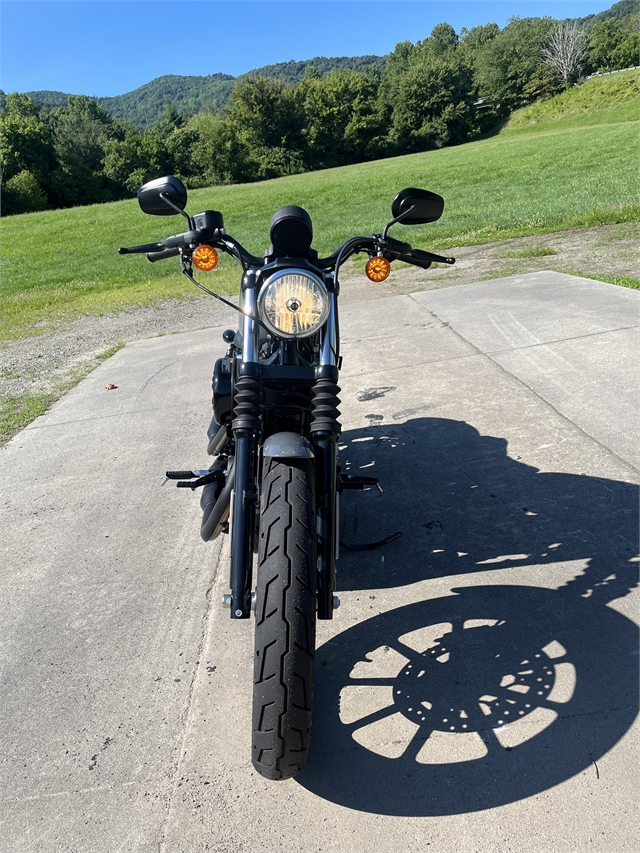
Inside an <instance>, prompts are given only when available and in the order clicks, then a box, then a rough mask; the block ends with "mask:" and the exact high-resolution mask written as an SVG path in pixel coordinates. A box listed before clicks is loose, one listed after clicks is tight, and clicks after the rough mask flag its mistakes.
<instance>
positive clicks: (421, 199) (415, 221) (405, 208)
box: [391, 188, 444, 225]
mask: <svg viewBox="0 0 640 853" xmlns="http://www.w3.org/2000/svg"><path fill="white" fill-rule="evenodd" d="M412 207H413V210H411V208H412ZM410 210H411V213H409V211H410ZM443 210H444V199H443V198H442V196H440V195H437V194H436V193H430V192H429V190H419V189H413V188H407V189H405V190H400V192H399V193H398V195H397V196H396V197H395V198H394V200H393V204H392V205H391V215H392V216H393V218H394V219H398V218H400V217H402V218H401V219H400V222H401V223H402V225H423V224H424V223H425V222H435V221H436V219H440V217H441V216H442V211H443ZM403 214H406V215H403Z"/></svg>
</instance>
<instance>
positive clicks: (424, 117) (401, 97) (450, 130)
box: [391, 53, 474, 152]
mask: <svg viewBox="0 0 640 853" xmlns="http://www.w3.org/2000/svg"><path fill="white" fill-rule="evenodd" d="M473 100H474V94H473V85H472V71H471V68H470V67H469V66H468V65H467V64H466V63H465V62H464V60H463V59H462V58H461V57H458V56H457V55H456V54H454V53H450V54H449V55H445V56H439V57H438V56H425V57H423V58H421V59H420V60H419V61H417V62H412V64H411V65H410V67H409V70H408V71H407V72H406V73H405V74H403V75H402V76H401V77H400V78H399V80H398V83H397V88H396V97H395V105H394V110H393V125H392V134H391V136H392V141H393V142H394V144H395V146H396V150H397V151H398V152H399V151H422V150H426V149H428V148H436V147H440V146H442V145H448V144H451V143H455V142H461V141H462V140H464V139H465V138H467V136H468V135H469V133H470V132H471V130H472V127H473Z"/></svg>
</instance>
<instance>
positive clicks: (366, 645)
mask: <svg viewBox="0 0 640 853" xmlns="http://www.w3.org/2000/svg"><path fill="white" fill-rule="evenodd" d="M454 592H455V593H456V594H454V595H451V596H447V597H444V598H439V599H433V600H429V601H421V602H418V603H416V604H413V605H409V606H407V607H402V608H399V609H397V610H392V611H389V612H387V613H384V614H382V615H380V616H377V617H374V618H372V619H369V620H367V621H365V622H363V623H361V624H359V625H357V626H355V627H354V628H351V629H349V630H347V631H345V632H343V633H342V634H340V635H338V636H337V637H335V638H334V639H332V640H331V641H329V642H328V643H326V644H325V645H323V646H321V647H320V648H319V649H318V650H317V653H316V659H317V661H318V662H319V663H320V664H323V663H326V666H323V665H320V666H318V667H317V671H316V699H315V710H314V715H315V721H314V730H313V737H312V746H311V752H310V757H309V762H308V764H307V768H306V769H305V770H304V771H303V772H302V773H301V774H299V775H298V776H297V777H296V779H297V781H298V782H299V783H300V784H302V785H303V786H305V787H306V788H308V789H309V790H311V791H313V792H314V793H316V794H318V795H319V796H322V797H324V798H326V799H328V800H332V801H334V802H336V803H339V804H341V805H345V806H348V807H349V808H355V809H360V810H363V811H372V812H377V813H382V814H396V815H444V814H456V813H464V812H468V811H477V810H482V809H487V808H492V807H494V806H498V805H503V804H505V803H510V802H513V801H516V800H519V799H522V798H524V797H528V796H531V795H532V794H535V793H537V792H539V791H542V790H545V789H547V788H550V787H552V786H553V785H557V784H559V783H560V782H563V781H565V780H566V779H569V778H570V777H571V776H574V775H575V774H577V773H580V772H582V771H585V770H587V771H588V772H595V769H594V768H593V765H592V759H595V760H597V759H598V757H600V756H602V755H603V754H604V753H605V752H607V751H608V750H609V749H611V748H612V747H613V746H614V745H615V744H616V742H617V741H618V740H619V739H620V738H621V737H622V735H623V734H624V733H625V732H626V731H627V729H628V728H629V726H630V725H631V723H632V722H633V720H634V718H635V716H636V713H637V705H638V672H637V648H638V630H637V627H636V626H635V625H634V624H633V623H632V622H631V621H629V620H628V619H626V618H625V617H624V616H621V615H620V614H619V613H617V612H615V611H614V610H612V609H610V608H608V607H604V606H594V605H593V604H590V603H589V600H588V599H583V598H577V600H576V599H575V598H574V597H572V595H571V594H570V593H569V591H567V590H566V589H563V590H559V591H556V590H548V589H540V588H534V587H520V586H487V587H466V588H461V589H459V590H455V591H454ZM634 653H635V654H634Z"/></svg>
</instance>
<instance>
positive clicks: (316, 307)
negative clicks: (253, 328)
mask: <svg viewBox="0 0 640 853" xmlns="http://www.w3.org/2000/svg"><path fill="white" fill-rule="evenodd" d="M258 312H259V314H260V319H261V320H262V322H263V323H264V324H265V326H266V327H267V328H268V329H269V331H270V332H272V333H273V334H274V335H275V336H276V337H278V338H290V339H296V338H308V337H309V336H310V335H313V334H315V333H316V332H317V331H319V330H320V329H321V328H322V326H323V325H324V324H325V323H326V321H327V317H328V316H329V294H328V292H327V288H326V286H325V284H324V282H323V281H322V279H321V278H320V277H319V276H317V275H315V273H312V272H309V271H308V270H300V269H284V270H279V271H278V272H276V273H274V274H273V275H271V276H269V278H268V279H267V280H266V281H265V283H264V284H263V285H262V287H261V288H260V293H259V294H258Z"/></svg>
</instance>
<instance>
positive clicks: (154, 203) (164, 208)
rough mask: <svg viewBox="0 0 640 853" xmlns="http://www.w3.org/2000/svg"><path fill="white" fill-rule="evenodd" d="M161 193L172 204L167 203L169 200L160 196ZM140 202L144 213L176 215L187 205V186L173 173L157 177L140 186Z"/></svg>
mask: <svg viewBox="0 0 640 853" xmlns="http://www.w3.org/2000/svg"><path fill="white" fill-rule="evenodd" d="M161 195H163V196H165V197H166V199H167V200H168V201H170V202H171V204H167V201H165V200H164V199H163V198H160V196H161ZM138 204H139V205H140V207H141V208H142V210H143V212H144V213H150V214H151V215H152V216H175V215H176V213H180V212H181V211H183V210H184V209H185V207H186V205H187V188H186V187H185V185H184V184H183V183H182V181H180V180H178V178H174V176H173V175H167V177H166V178H156V179H155V180H154V181H149V182H148V183H146V184H145V185H144V186H143V187H140V189H139V190H138ZM176 207H177V208H178V210H176Z"/></svg>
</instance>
